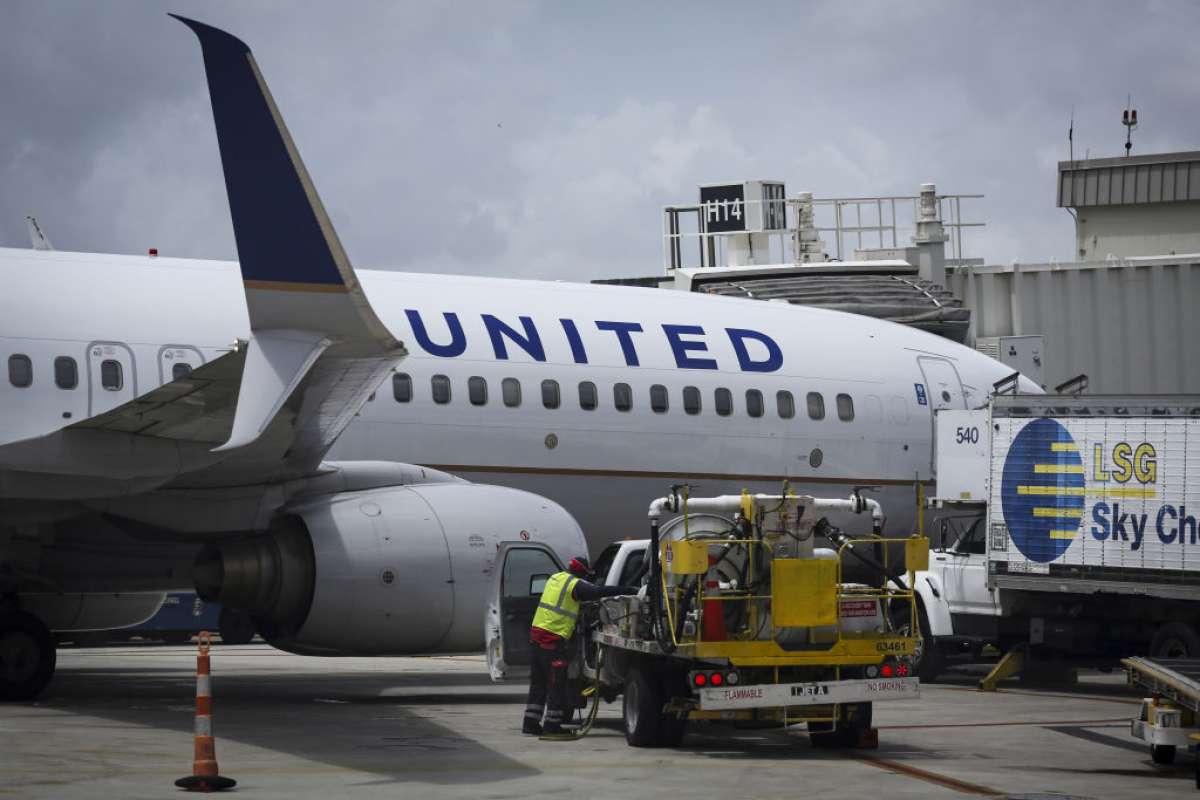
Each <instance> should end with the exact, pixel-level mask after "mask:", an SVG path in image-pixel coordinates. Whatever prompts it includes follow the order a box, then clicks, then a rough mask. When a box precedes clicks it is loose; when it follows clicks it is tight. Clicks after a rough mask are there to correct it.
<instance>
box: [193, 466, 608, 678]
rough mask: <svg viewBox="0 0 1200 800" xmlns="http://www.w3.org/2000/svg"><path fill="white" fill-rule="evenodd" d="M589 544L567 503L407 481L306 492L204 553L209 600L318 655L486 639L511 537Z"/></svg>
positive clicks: (199, 581) (460, 647) (463, 644)
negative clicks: (499, 568) (246, 532)
mask: <svg viewBox="0 0 1200 800" xmlns="http://www.w3.org/2000/svg"><path fill="white" fill-rule="evenodd" d="M514 540H515V541H520V540H535V541H541V542H545V543H547V544H549V545H550V546H551V547H552V548H554V550H555V551H556V552H557V553H558V554H559V556H560V557H561V558H562V559H563V560H564V562H565V561H566V559H569V558H570V557H571V556H574V555H578V554H580V553H586V552H587V545H586V543H585V541H584V538H583V532H582V531H581V530H580V528H579V524H578V523H577V522H576V521H575V519H574V518H573V517H572V516H571V515H570V514H568V513H567V511H566V510H565V509H563V508H562V506H560V505H558V504H557V503H555V502H553V501H551V500H547V499H546V498H544V497H540V496H538V495H535V494H530V493H529V492H524V491H520V490H518V489H509V488H506V487H501V486H488V485H483V484H472V483H445V484H429V485H416V486H402V487H401V486H396V487H388V488H382V489H373V490H369V491H362V492H345V493H340V494H335V495H328V496H323V497H315V498H310V499H306V500H305V501H303V502H302V503H300V504H298V505H296V506H294V507H291V508H289V509H288V516H287V517H285V518H284V519H283V521H282V522H281V523H280V524H279V525H277V526H276V527H274V528H272V529H271V531H269V532H268V533H266V534H262V535H257V536H252V537H246V538H243V539H238V540H232V541H228V542H222V543H218V544H213V545H210V546H208V547H206V548H205V550H204V551H203V552H202V553H201V554H200V557H199V558H198V559H197V563H196V570H195V579H196V588H197V591H198V592H199V593H200V595H201V597H203V598H204V599H206V600H219V601H220V602H221V603H223V604H225V605H226V606H229V607H231V608H238V609H245V610H247V611H249V612H250V613H251V615H252V616H253V617H254V620H255V623H256V625H257V627H258V631H259V633H260V634H261V635H262V636H263V637H264V638H265V639H267V641H269V642H271V644H273V645H275V646H276V647H280V648H282V649H284V650H290V651H292V652H297V653H305V654H310V655H403V654H408V653H429V652H437V651H457V652H462V651H465V650H478V649H482V647H483V642H482V640H481V635H480V632H481V631H482V630H483V624H482V622H483V614H484V610H485V607H486V602H487V594H488V592H489V590H490V586H491V572H492V569H493V567H494V565H495V557H496V549H497V546H498V545H499V543H500V542H502V541H514Z"/></svg>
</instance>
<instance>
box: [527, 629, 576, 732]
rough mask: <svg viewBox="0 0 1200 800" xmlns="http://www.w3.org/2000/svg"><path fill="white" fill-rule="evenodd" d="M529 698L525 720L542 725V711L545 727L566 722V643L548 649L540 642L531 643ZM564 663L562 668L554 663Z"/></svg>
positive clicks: (567, 652)
mask: <svg viewBox="0 0 1200 800" xmlns="http://www.w3.org/2000/svg"><path fill="white" fill-rule="evenodd" d="M529 646H530V650H531V656H532V658H531V659H530V665H529V667H530V669H529V699H528V701H526V703H525V719H526V720H528V721H530V722H541V721H542V713H543V711H544V712H545V714H546V725H548V726H550V727H552V728H553V727H555V726H557V725H561V724H562V723H563V722H564V719H565V718H564V714H566V709H567V666H566V665H567V658H568V655H569V651H568V650H567V647H566V642H561V643H559V645H558V647H556V648H555V649H553V650H547V649H546V648H544V647H542V646H541V645H540V644H538V643H537V642H531V643H530V645H529ZM559 660H561V661H562V664H563V665H562V666H561V667H554V666H552V662H555V661H559Z"/></svg>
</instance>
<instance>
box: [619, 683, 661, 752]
mask: <svg viewBox="0 0 1200 800" xmlns="http://www.w3.org/2000/svg"><path fill="white" fill-rule="evenodd" d="M662 705H663V704H662V694H661V693H660V692H659V687H658V681H656V680H654V679H653V677H652V676H650V675H647V674H646V672H645V671H643V670H641V669H637V668H635V669H632V670H630V672H629V677H628V678H627V679H626V680H625V699H624V703H623V704H622V712H623V713H622V716H623V718H624V723H625V741H626V742H628V743H629V745H630V746H632V747H653V746H655V745H657V744H658V743H659V741H660V739H659V735H660V734H659V729H660V723H661V722H662V720H663V713H662Z"/></svg>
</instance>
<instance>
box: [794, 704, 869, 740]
mask: <svg viewBox="0 0 1200 800" xmlns="http://www.w3.org/2000/svg"><path fill="white" fill-rule="evenodd" d="M872 712H873V709H872V707H871V704H870V703H846V704H844V705H841V706H838V719H837V723H836V725H835V726H834V729H833V730H831V731H811V730H810V731H809V734H808V738H809V739H810V740H811V741H812V746H813V747H821V748H834V747H836V748H846V747H854V746H856V745H857V744H858V739H859V736H861V735H862V732H863V731H865V730H869V729H870V727H871V717H872ZM809 724H810V725H811V723H809Z"/></svg>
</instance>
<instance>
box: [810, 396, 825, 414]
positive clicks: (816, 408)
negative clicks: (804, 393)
mask: <svg viewBox="0 0 1200 800" xmlns="http://www.w3.org/2000/svg"><path fill="white" fill-rule="evenodd" d="M808 416H809V419H825V398H824V397H822V396H821V393H820V392H809V393H808Z"/></svg>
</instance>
